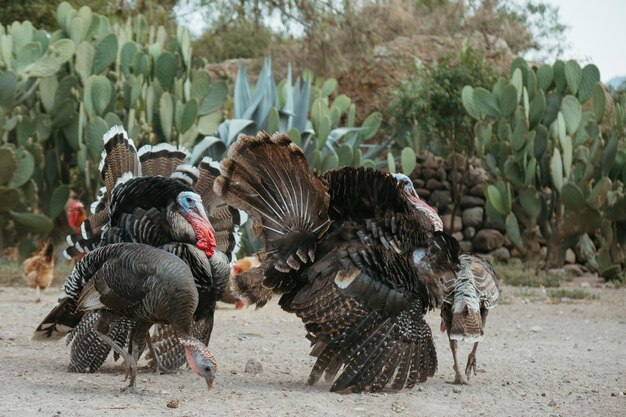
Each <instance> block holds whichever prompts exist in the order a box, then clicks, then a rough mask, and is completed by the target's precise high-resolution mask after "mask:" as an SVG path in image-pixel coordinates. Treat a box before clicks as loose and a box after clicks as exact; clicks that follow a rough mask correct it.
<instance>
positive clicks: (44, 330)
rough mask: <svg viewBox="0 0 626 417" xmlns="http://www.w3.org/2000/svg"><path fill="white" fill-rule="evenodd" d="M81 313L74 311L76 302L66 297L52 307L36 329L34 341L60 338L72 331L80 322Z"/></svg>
mask: <svg viewBox="0 0 626 417" xmlns="http://www.w3.org/2000/svg"><path fill="white" fill-rule="evenodd" d="M80 319H81V317H80V315H77V314H76V313H75V312H74V302H73V300H71V299H70V298H65V299H63V300H61V301H60V302H59V304H57V306H56V307H55V308H54V309H52V311H51V312H50V313H48V315H47V316H46V317H45V318H44V319H43V321H42V322H41V324H40V325H39V326H37V328H36V329H35V333H33V337H32V338H31V340H33V341H53V340H59V339H61V338H62V337H63V336H65V335H66V334H68V333H69V332H70V330H72V329H73V328H74V327H76V325H77V324H78V323H79V322H80Z"/></svg>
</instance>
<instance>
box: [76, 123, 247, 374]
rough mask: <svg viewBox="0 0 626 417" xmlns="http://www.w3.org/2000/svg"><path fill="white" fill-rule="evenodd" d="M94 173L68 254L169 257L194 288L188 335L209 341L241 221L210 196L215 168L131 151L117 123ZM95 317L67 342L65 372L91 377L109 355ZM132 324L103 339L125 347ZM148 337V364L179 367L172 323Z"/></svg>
mask: <svg viewBox="0 0 626 417" xmlns="http://www.w3.org/2000/svg"><path fill="white" fill-rule="evenodd" d="M103 142H104V151H103V153H102V158H101V163H100V172H101V177H102V180H103V182H104V184H105V186H104V187H103V188H102V189H101V190H100V196H99V198H98V200H97V201H96V202H95V203H94V204H92V205H91V214H90V215H89V217H88V218H87V219H86V220H85V221H84V222H83V224H82V227H81V229H82V234H75V235H71V236H68V243H69V244H70V247H69V248H68V249H67V250H66V254H67V255H68V256H69V257H71V256H74V255H76V254H78V253H80V252H89V251H91V250H94V249H95V248H98V247H102V246H105V245H109V244H112V243H116V242H139V243H144V244H148V245H151V246H155V247H159V248H161V249H163V250H166V251H169V252H171V253H174V254H175V255H177V256H179V257H180V258H181V259H183V260H184V261H185V262H186V263H187V264H188V265H189V267H190V268H191V271H192V273H193V275H194V278H195V279H196V285H197V287H198V291H199V300H200V301H199V303H198V307H197V310H196V313H195V316H194V317H195V322H194V326H193V333H194V335H195V336H196V337H197V338H198V339H200V340H202V341H203V342H204V343H205V344H208V342H209V339H210V336H211V332H212V329H213V314H214V310H215V304H216V301H217V300H218V299H220V298H221V297H222V294H223V292H224V289H225V287H226V285H227V282H228V274H229V261H230V257H231V253H232V251H233V250H234V249H235V245H236V239H235V237H236V230H237V227H238V225H239V224H241V223H242V221H243V220H245V218H244V217H242V215H241V213H240V212H239V211H238V210H235V209H233V208H232V207H229V206H228V205H226V204H225V203H224V202H223V201H222V200H221V199H219V198H218V197H217V196H216V195H215V193H214V192H213V181H214V179H215V178H216V177H217V176H218V175H219V170H218V168H217V166H216V164H215V163H213V162H211V161H210V160H209V159H208V158H204V159H202V160H201V161H200V163H199V164H198V165H197V166H191V165H189V164H187V163H186V160H187V159H188V157H189V153H188V152H187V151H186V150H185V149H183V148H177V147H174V146H172V145H169V144H159V145H156V146H149V145H146V146H143V147H142V148H141V149H139V151H137V150H136V149H135V146H134V144H133V141H132V140H131V139H130V138H128V136H127V134H126V132H125V131H124V129H123V128H122V127H120V126H116V127H114V128H112V129H111V130H110V131H109V132H107V133H106V134H105V135H104V137H103ZM98 314H99V313H98V312H94V313H88V314H86V315H85V316H84V318H83V320H82V321H81V322H80V324H79V325H78V326H76V327H75V329H74V331H73V332H72V333H71V334H70V336H69V337H68V343H70V342H71V343H72V350H71V356H70V364H69V370H70V371H72V372H95V371H96V370H97V369H98V368H99V367H100V366H101V364H102V363H103V362H104V360H105V359H106V357H107V356H108V354H109V352H110V347H109V344H108V343H105V342H104V341H103V340H101V338H99V337H98V336H97V334H96V333H95V332H94V331H93V326H94V323H96V321H97V320H98ZM133 325H134V324H133V322H132V321H130V320H120V321H119V322H118V323H116V324H115V325H113V326H111V329H110V333H109V337H110V338H112V339H113V340H116V341H117V342H118V343H120V344H122V345H124V344H125V341H126V340H127V339H128V337H129V332H130V331H131V330H132V327H133ZM155 327H156V328H155V334H154V336H153V338H152V340H149V341H148V342H151V343H149V347H150V349H151V352H154V353H155V354H156V355H151V361H150V364H151V365H154V368H155V371H157V372H159V371H168V370H174V369H176V368H178V367H180V366H181V365H182V364H183V363H184V362H185V355H184V350H183V348H182V346H181V345H180V344H179V343H178V339H177V337H176V335H175V334H174V332H173V329H172V328H171V326H168V325H157V326H155Z"/></svg>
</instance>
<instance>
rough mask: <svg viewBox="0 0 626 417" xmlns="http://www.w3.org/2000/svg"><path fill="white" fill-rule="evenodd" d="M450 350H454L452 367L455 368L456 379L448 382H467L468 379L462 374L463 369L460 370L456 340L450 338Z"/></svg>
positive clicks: (457, 383)
mask: <svg viewBox="0 0 626 417" xmlns="http://www.w3.org/2000/svg"><path fill="white" fill-rule="evenodd" d="M450 350H451V351H452V359H454V365H452V369H454V374H455V375H454V381H452V382H448V384H455V385H461V384H467V381H464V380H463V377H462V376H461V371H459V363H458V361H457V360H456V340H450Z"/></svg>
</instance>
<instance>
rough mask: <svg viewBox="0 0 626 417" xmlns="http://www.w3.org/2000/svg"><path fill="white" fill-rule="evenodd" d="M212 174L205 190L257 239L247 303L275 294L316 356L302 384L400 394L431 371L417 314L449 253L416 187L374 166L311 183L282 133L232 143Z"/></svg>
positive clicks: (426, 331)
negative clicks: (240, 214) (417, 206)
mask: <svg viewBox="0 0 626 417" xmlns="http://www.w3.org/2000/svg"><path fill="white" fill-rule="evenodd" d="M220 170H221V176H220V177H218V178H217V179H216V181H215V186H214V189H215V191H216V192H217V194H218V195H220V196H222V198H223V199H224V200H225V201H226V202H227V203H228V204H230V205H232V206H233V207H236V208H239V209H241V210H245V211H246V212H248V214H250V215H251V216H253V217H254V219H255V223H254V226H253V230H255V231H256V232H257V235H259V237H262V238H263V239H264V240H265V250H264V252H263V253H262V256H260V258H261V259H262V260H263V262H262V263H261V265H260V266H258V267H256V268H253V269H251V270H249V271H248V272H246V273H244V274H242V275H240V276H239V277H237V278H236V280H235V282H236V287H237V288H238V289H239V290H240V292H241V293H242V296H244V297H246V298H247V299H248V300H249V301H251V302H254V303H255V304H257V306H262V305H263V304H264V303H266V302H267V300H268V297H269V296H271V293H272V292H273V293H278V294H281V298H280V301H279V304H280V306H281V307H282V309H283V310H285V311H287V312H290V313H294V314H296V315H297V316H298V317H299V318H300V319H301V320H302V321H303V323H304V325H305V328H306V330H307V332H308V334H307V338H308V339H309V340H310V341H311V344H312V351H311V355H312V356H314V357H316V358H317V360H316V363H315V365H314V366H313V369H312V371H311V373H310V375H309V380H308V383H309V384H314V383H316V382H317V381H318V380H319V379H320V377H321V376H322V375H323V374H324V373H325V374H326V379H327V381H333V384H332V387H331V391H334V392H362V391H380V390H382V389H384V388H385V387H387V386H388V385H390V388H391V389H395V390H398V389H402V388H404V387H406V388H411V387H413V386H414V385H415V384H416V383H417V382H423V381H425V380H426V379H427V378H428V377H431V376H433V375H434V373H435V370H436V369H437V355H436V351H435V346H434V343H433V339H432V333H431V329H430V327H429V326H428V324H427V323H426V321H425V320H424V315H425V314H426V312H427V311H428V310H430V309H434V308H436V307H438V306H439V304H440V302H441V298H440V297H441V291H440V285H441V284H440V278H439V275H440V274H441V273H443V272H445V271H451V270H452V268H453V266H454V265H456V264H457V263H458V259H457V258H458V252H459V245H458V242H456V240H455V239H454V238H452V237H450V236H448V235H447V234H445V233H443V232H441V231H435V230H434V228H433V226H432V224H431V223H430V222H429V221H428V219H427V218H425V216H424V214H423V213H422V212H416V211H415V210H413V205H412V204H413V201H415V200H416V198H417V196H416V195H415V193H414V190H412V193H409V192H407V191H408V190H406V189H405V188H404V187H403V186H402V185H401V184H400V182H398V181H397V179H396V178H394V177H393V176H391V175H389V174H385V173H383V172H380V171H376V170H372V169H364V168H352V167H344V168H340V169H337V170H333V171H329V172H326V173H325V174H323V175H321V176H316V175H314V174H313V173H311V172H310V170H309V167H308V165H307V162H306V159H305V157H304V153H303V151H302V150H301V149H300V148H299V147H297V146H296V145H295V144H293V143H292V142H291V140H290V139H289V137H288V136H286V135H280V134H276V135H274V136H272V137H270V136H269V135H267V134H266V133H259V134H258V135H257V136H256V137H249V136H244V135H241V136H240V137H239V138H238V140H237V142H236V143H235V144H233V145H232V146H231V148H230V150H229V152H228V158H226V159H225V160H223V161H222V163H221V166H220ZM340 371H341V372H340ZM337 375H338V376H337Z"/></svg>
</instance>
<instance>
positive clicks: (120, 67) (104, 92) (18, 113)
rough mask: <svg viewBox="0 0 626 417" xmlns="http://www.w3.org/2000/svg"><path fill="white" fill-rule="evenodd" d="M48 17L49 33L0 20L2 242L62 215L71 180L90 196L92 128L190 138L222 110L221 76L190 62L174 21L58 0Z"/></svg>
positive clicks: (206, 129)
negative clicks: (117, 17) (112, 13)
mask: <svg viewBox="0 0 626 417" xmlns="http://www.w3.org/2000/svg"><path fill="white" fill-rule="evenodd" d="M57 22H58V25H59V27H58V30H56V31H54V32H53V33H52V34H50V35H49V34H48V33H45V32H44V31H42V30H38V29H37V28H35V27H33V25H32V24H31V23H30V22H28V21H26V22H14V23H12V24H10V25H7V26H6V27H2V26H0V199H2V202H1V203H0V224H1V225H2V226H1V228H2V231H1V232H0V240H1V242H0V244H4V245H13V244H17V243H18V241H19V240H20V239H23V240H24V239H25V240H28V241H30V240H32V237H33V235H36V234H45V233H49V232H50V231H51V230H52V229H53V225H54V222H55V221H56V222H57V223H58V224H63V223H64V221H63V219H58V218H59V216H61V215H62V213H63V211H64V210H63V208H64V204H65V203H66V201H67V198H68V196H69V194H70V191H71V190H72V189H73V190H75V191H76V192H77V193H79V194H83V195H84V197H85V198H86V199H90V198H92V197H93V194H95V190H96V189H97V188H98V181H99V175H98V173H97V172H96V167H97V165H98V164H97V162H98V160H99V158H100V153H101V151H102V134H103V133H104V132H106V130H107V129H108V128H109V127H111V126H112V125H114V124H123V125H124V126H125V128H126V129H127V130H128V131H129V133H130V135H131V136H132V137H133V139H134V140H135V142H136V144H137V145H141V144H143V143H158V142H164V141H168V142H173V143H175V144H180V145H184V146H187V147H193V146H194V145H195V144H196V141H197V140H198V138H199V137H201V135H207V134H212V133H214V132H216V131H217V128H218V125H219V123H220V121H221V119H222V112H221V108H222V105H223V104H224V102H225V101H226V97H227V93H228V89H227V87H226V84H225V83H224V81H221V80H217V81H215V80H212V79H211V76H210V75H209V73H208V72H207V71H205V70H203V69H202V68H197V67H194V66H193V65H192V49H191V37H190V35H189V33H188V32H187V31H185V30H183V29H182V28H179V29H178V30H177V31H176V33H167V32H166V30H165V29H164V28H163V27H159V28H154V27H150V26H149V25H147V22H146V19H145V18H144V17H143V16H141V15H138V16H135V17H133V18H132V19H129V20H128V21H126V22H121V23H119V24H117V23H116V24H113V23H111V22H110V21H109V19H108V18H107V17H105V16H101V15H98V14H96V13H93V12H92V11H91V9H90V8H89V7H87V6H83V7H81V8H80V9H78V10H76V9H74V8H73V7H72V6H71V5H69V4H68V3H66V2H63V3H61V4H60V5H59V6H58V9H57ZM90 195H91V197H90ZM5 197H6V198H5ZM9 197H10V198H9ZM20 247H27V245H25V244H23V245H20Z"/></svg>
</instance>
